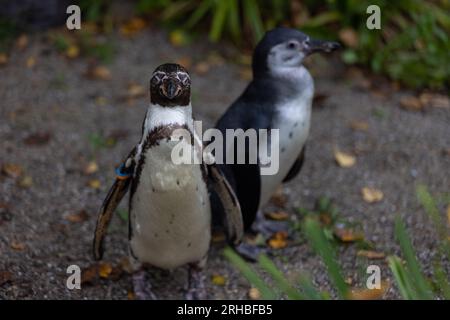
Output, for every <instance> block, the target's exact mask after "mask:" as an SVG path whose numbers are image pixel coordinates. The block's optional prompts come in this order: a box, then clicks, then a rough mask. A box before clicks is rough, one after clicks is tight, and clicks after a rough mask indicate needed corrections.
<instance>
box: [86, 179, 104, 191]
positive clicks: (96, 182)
mask: <svg viewBox="0 0 450 320" xmlns="http://www.w3.org/2000/svg"><path fill="white" fill-rule="evenodd" d="M88 186H89V187H91V188H92V189H100V187H101V182H100V180H98V179H92V180H89V182H88Z"/></svg>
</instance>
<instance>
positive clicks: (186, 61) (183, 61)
mask: <svg viewBox="0 0 450 320" xmlns="http://www.w3.org/2000/svg"><path fill="white" fill-rule="evenodd" d="M175 63H177V64H179V65H181V66H183V67H185V68H186V69H190V68H191V66H192V59H191V57H189V56H184V57H181V58H179V59H177V60H175Z"/></svg>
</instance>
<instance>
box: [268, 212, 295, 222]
mask: <svg viewBox="0 0 450 320" xmlns="http://www.w3.org/2000/svg"><path fill="white" fill-rule="evenodd" d="M265 216H266V218H268V219H270V220H277V221H281V220H287V219H288V218H289V214H288V213H287V212H286V211H274V212H269V213H266V214H265Z"/></svg>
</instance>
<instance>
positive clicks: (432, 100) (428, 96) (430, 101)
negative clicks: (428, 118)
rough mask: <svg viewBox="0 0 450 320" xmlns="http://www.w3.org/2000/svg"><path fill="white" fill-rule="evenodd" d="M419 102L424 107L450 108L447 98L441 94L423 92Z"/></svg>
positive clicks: (449, 101) (449, 100)
mask: <svg viewBox="0 0 450 320" xmlns="http://www.w3.org/2000/svg"><path fill="white" fill-rule="evenodd" d="M419 100H420V102H421V104H422V105H423V106H424V107H434V108H445V109H449V108H450V99H449V97H448V96H445V95H442V94H436V93H428V92H424V93H422V94H421V95H420V96H419Z"/></svg>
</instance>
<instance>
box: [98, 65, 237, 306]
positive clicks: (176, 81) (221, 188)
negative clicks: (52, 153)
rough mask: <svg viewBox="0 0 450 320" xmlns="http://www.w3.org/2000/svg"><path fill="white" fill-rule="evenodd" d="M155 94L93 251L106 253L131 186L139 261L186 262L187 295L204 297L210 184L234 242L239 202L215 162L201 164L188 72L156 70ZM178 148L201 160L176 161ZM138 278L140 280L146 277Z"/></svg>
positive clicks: (166, 265) (133, 241) (169, 265)
mask: <svg viewBox="0 0 450 320" xmlns="http://www.w3.org/2000/svg"><path fill="white" fill-rule="evenodd" d="M150 96H151V103H150V106H149V107H148V110H147V113H146V117H145V120H144V123H143V129H142V137H141V139H140V141H139V143H138V145H137V146H136V147H135V148H134V149H133V150H132V151H131V152H130V154H129V155H128V157H127V158H126V159H125V161H124V162H123V165H122V167H121V169H120V172H119V176H118V178H117V179H116V182H115V183H114V185H113V186H112V188H111V190H110V192H109V193H108V196H107V198H106V199H105V201H104V203H103V205H102V207H101V209H100V213H99V218H98V222H97V227H96V232H95V238H94V256H95V258H96V259H100V258H101V257H102V254H103V249H102V243H103V238H104V236H105V233H106V229H107V225H108V223H109V221H110V219H111V216H112V213H113V211H114V210H115V208H116V207H117V205H118V204H119V202H120V200H121V198H122V197H123V196H124V195H125V193H126V191H127V189H128V188H130V201H129V244H130V254H131V256H132V257H133V259H134V261H135V262H136V264H137V265H139V264H141V263H142V264H149V265H152V266H155V267H159V268H163V269H173V268H177V267H180V266H183V265H189V266H190V277H189V279H191V280H193V281H194V283H190V284H189V287H190V289H189V290H190V291H189V292H188V296H189V297H191V298H192V297H194V298H195V297H201V295H198V294H197V293H198V292H197V290H199V289H198V288H199V287H201V283H199V280H200V279H201V277H200V276H198V275H197V273H198V271H199V270H201V268H202V267H203V266H204V264H205V262H206V257H207V253H208V249H209V245H210V238H211V206H210V199H209V193H208V187H210V188H212V189H213V190H214V191H215V192H216V193H217V194H219V199H220V200H219V201H221V202H222V204H223V206H224V207H225V209H226V210H224V214H225V216H224V219H225V221H226V225H227V226H228V229H227V230H228V235H229V238H230V239H231V240H232V241H234V242H235V243H238V242H239V241H240V239H241V237H242V234H243V223H242V216H241V212H240V207H239V202H238V201H237V198H236V196H235V195H234V193H233V191H232V188H231V187H230V186H229V185H228V183H227V181H226V179H224V177H223V176H221V172H220V171H219V170H218V169H217V168H216V167H215V165H214V164H211V165H206V164H204V162H202V161H200V160H201V159H200V158H201V157H203V151H202V145H201V142H200V140H199V139H198V137H197V135H196V133H195V131H194V129H193V120H192V108H191V103H190V77H189V74H188V73H187V71H186V70H185V69H184V68H183V67H181V66H179V65H176V64H164V65H161V66H160V67H158V68H157V69H156V70H155V71H154V73H153V75H152V78H151V80H150ZM185 133H187V134H185ZM176 147H178V148H180V147H184V148H185V149H186V150H187V149H189V150H192V157H196V158H197V161H196V162H191V163H178V162H176V161H174V158H173V150H174V148H176ZM208 156H212V155H208ZM210 163H211V161H210ZM137 278H139V279H140V280H142V279H141V278H142V275H141V274H138V277H137ZM136 286H138V287H142V285H141V284H137V285H136ZM139 290H140V289H139V288H137V291H139ZM137 293H139V292H137Z"/></svg>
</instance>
